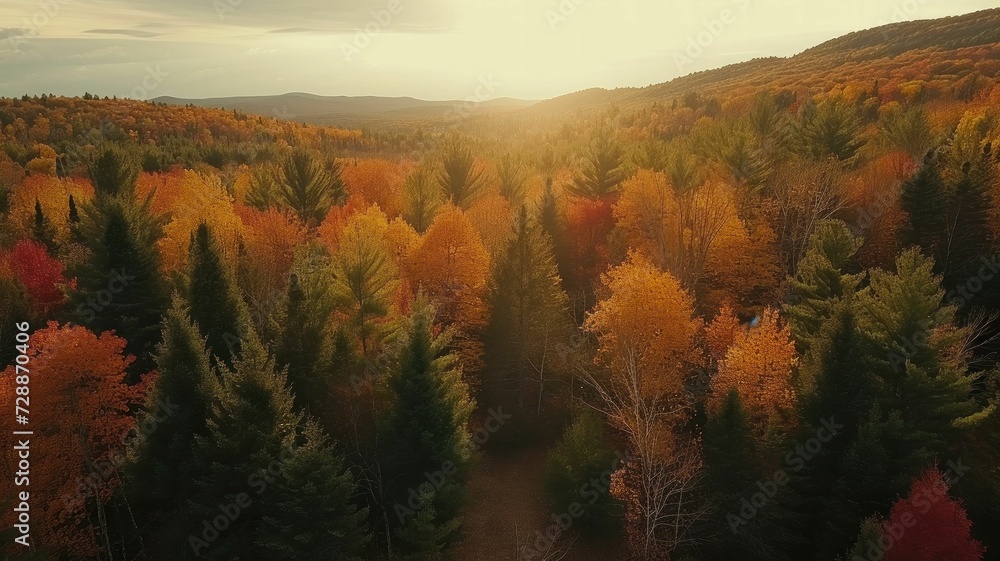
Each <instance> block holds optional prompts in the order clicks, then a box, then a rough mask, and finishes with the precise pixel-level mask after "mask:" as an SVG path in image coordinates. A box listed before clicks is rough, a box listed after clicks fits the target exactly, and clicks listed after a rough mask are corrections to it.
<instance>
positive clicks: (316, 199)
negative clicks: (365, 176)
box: [278, 148, 347, 226]
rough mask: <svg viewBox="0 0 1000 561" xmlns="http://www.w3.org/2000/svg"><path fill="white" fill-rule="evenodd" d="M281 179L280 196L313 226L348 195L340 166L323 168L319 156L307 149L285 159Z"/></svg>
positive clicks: (332, 164)
mask: <svg viewBox="0 0 1000 561" xmlns="http://www.w3.org/2000/svg"><path fill="white" fill-rule="evenodd" d="M279 177H280V183H279V185H278V196H279V197H280V199H281V200H282V201H283V202H284V203H285V204H286V205H288V207H289V208H291V209H292V211H293V212H295V214H296V215H297V216H298V217H299V220H301V221H302V223H304V224H307V225H310V226H317V225H319V223H320V222H322V221H323V219H324V218H325V217H326V214H327V213H328V212H329V211H330V208H331V207H333V206H334V205H337V204H340V203H341V202H343V200H344V199H345V198H346V195H347V190H346V187H345V186H344V180H343V179H342V178H341V168H340V165H339V164H338V163H337V162H336V161H334V162H332V163H330V164H329V165H326V166H324V165H323V163H322V162H321V161H320V158H319V155H318V154H316V153H315V152H314V151H310V150H308V149H305V148H295V149H293V150H292V151H291V153H290V154H288V155H287V156H286V157H285V159H284V160H283V161H282V162H281V174H280V176H279Z"/></svg>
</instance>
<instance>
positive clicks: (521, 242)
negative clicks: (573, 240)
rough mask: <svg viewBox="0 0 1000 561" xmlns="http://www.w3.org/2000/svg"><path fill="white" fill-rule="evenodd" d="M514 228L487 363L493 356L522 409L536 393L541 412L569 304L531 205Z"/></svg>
mask: <svg viewBox="0 0 1000 561" xmlns="http://www.w3.org/2000/svg"><path fill="white" fill-rule="evenodd" d="M513 230H514V231H513V235H512V236H511V238H510V241H509V242H508V243H507V247H506V250H505V251H504V252H503V253H502V254H501V255H500V259H499V263H498V264H497V266H496V268H495V269H494V270H495V273H494V279H493V282H492V287H491V298H490V304H491V310H490V327H489V332H488V333H487V343H488V346H487V353H488V358H487V360H488V361H489V360H490V358H492V361H491V362H492V366H493V368H492V370H493V371H494V372H496V373H497V374H498V375H499V376H500V377H501V379H502V380H503V381H506V380H510V381H512V383H513V384H514V386H515V387H516V388H517V391H516V393H515V395H516V396H517V398H518V401H519V404H520V405H521V406H522V407H523V406H524V405H525V402H526V401H527V399H528V398H529V396H534V395H537V405H538V408H539V409H540V408H541V403H542V395H543V392H544V389H545V382H546V379H547V377H548V376H550V375H551V374H550V372H551V371H552V370H553V364H552V363H553V362H554V361H553V360H552V354H553V353H552V349H553V348H554V347H555V345H556V344H557V343H561V342H562V341H563V340H564V339H565V337H564V336H565V335H566V334H567V333H568V332H569V327H570V326H569V320H568V318H569V316H568V313H569V312H568V302H567V297H566V293H565V292H563V290H562V288H560V279H559V273H558V270H557V268H556V263H555V258H554V256H553V253H552V244H551V242H550V240H549V239H548V237H547V236H546V234H545V232H544V231H543V230H542V228H541V226H540V225H539V224H537V223H536V222H535V221H534V220H532V219H530V218H529V217H528V211H527V208H526V207H524V206H522V207H521V210H520V212H519V213H518V217H517V219H516V221H515V223H514V226H513ZM546 362H548V364H546Z"/></svg>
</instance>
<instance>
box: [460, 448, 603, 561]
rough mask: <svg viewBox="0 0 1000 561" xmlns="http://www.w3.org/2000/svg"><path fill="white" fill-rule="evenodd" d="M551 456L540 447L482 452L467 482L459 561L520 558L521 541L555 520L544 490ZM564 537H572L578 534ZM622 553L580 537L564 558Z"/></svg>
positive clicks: (584, 559)
mask: <svg viewBox="0 0 1000 561" xmlns="http://www.w3.org/2000/svg"><path fill="white" fill-rule="evenodd" d="M546 457H547V451H546V450H545V449H544V447H541V446H540V447H535V448H531V449H527V450H522V451H519V452H516V453H513V454H510V455H497V454H493V453H490V452H486V453H485V454H483V456H482V457H481V458H480V459H479V462H477V464H476V466H475V468H474V469H473V471H472V473H471V475H470V477H469V481H468V483H467V485H466V490H467V502H466V504H467V505H468V506H467V507H466V511H465V513H464V514H463V529H464V531H465V540H464V541H462V542H461V543H459V544H458V545H457V547H456V553H457V555H456V559H458V561H518V559H517V557H516V553H515V552H516V550H517V547H516V543H517V541H518V540H519V541H520V543H522V544H524V543H528V541H529V539H530V541H534V539H535V537H536V532H539V531H541V532H544V531H545V528H546V527H547V526H548V525H550V524H551V523H552V512H550V508H549V507H548V505H547V504H546V503H545V499H544V495H543V484H542V481H543V476H544V473H545V463H546ZM515 528H516V529H515ZM515 532H516V536H517V538H516V539H515ZM564 540H565V541H566V542H573V536H567V537H566V538H564ZM617 553H618V551H616V548H610V547H606V546H600V547H598V546H596V545H595V544H592V543H588V542H585V541H584V540H580V539H578V540H576V541H575V542H573V546H572V547H571V548H570V551H569V554H568V555H566V556H564V557H562V558H561V559H562V561H591V560H595V561H596V560H600V561H614V560H615V559H619V558H620V556H619V555H617ZM534 559H538V557H535V558H534Z"/></svg>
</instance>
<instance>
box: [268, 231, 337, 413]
mask: <svg viewBox="0 0 1000 561" xmlns="http://www.w3.org/2000/svg"><path fill="white" fill-rule="evenodd" d="M293 271H294V272H293V273H292V275H291V277H290V279H289V284H288V293H287V297H286V299H285V301H284V302H283V304H282V308H281V311H280V313H279V316H278V318H277V321H276V322H275V323H276V325H278V326H280V328H279V329H278V330H277V335H276V339H277V341H276V346H275V360H276V362H277V364H278V366H279V367H281V368H286V367H287V368H288V381H289V384H290V385H291V388H292V393H293V394H294V395H295V403H296V406H297V407H299V408H304V409H306V410H308V411H310V412H311V413H312V414H313V415H318V414H319V413H320V411H318V409H319V406H320V403H321V401H320V398H321V397H322V396H323V395H324V394H325V393H326V392H325V391H323V390H324V376H325V375H326V373H327V372H328V371H329V370H330V354H331V352H332V345H331V331H330V329H329V327H328V320H329V318H330V314H331V313H332V312H333V310H334V308H335V300H334V299H333V297H332V295H331V292H330V287H331V286H332V284H333V279H332V278H331V275H330V269H329V267H327V266H325V260H324V258H323V256H322V254H320V253H318V249H317V248H315V247H312V248H310V247H306V248H303V249H302V250H300V251H299V252H298V254H297V255H296V262H295V265H294V267H293Z"/></svg>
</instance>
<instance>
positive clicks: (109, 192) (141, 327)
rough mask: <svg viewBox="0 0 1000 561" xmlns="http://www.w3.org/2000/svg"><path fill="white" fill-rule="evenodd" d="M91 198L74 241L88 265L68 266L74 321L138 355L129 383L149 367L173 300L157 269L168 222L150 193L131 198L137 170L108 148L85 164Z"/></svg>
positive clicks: (123, 154) (124, 154)
mask: <svg viewBox="0 0 1000 561" xmlns="http://www.w3.org/2000/svg"><path fill="white" fill-rule="evenodd" d="M90 176H91V181H92V182H93V184H94V191H95V193H94V198H93V199H91V200H90V201H88V202H87V203H86V204H85V205H84V207H83V216H82V217H81V218H82V219H81V222H80V226H79V236H80V239H81V240H82V242H83V245H84V246H86V247H87V249H89V250H90V257H89V259H88V261H86V262H84V263H80V264H78V265H76V266H75V267H73V268H71V270H70V274H71V276H75V277H76V279H77V287H76V290H75V291H74V292H73V293H72V294H71V302H72V304H73V305H72V306H71V308H72V309H73V310H74V313H73V319H74V321H77V322H79V323H80V324H82V325H85V326H87V327H88V328H89V329H91V330H92V331H95V332H97V333H101V332H104V331H108V330H112V329H113V330H115V332H116V333H119V334H121V336H123V337H125V339H126V340H127V341H128V346H127V347H126V351H127V352H128V353H129V354H131V355H133V356H135V357H136V360H135V362H134V363H133V364H132V367H131V369H130V374H131V375H132V376H133V378H135V377H137V376H138V375H139V374H142V373H145V372H148V371H149V370H150V369H152V367H153V354H154V352H155V350H156V344H157V343H159V341H160V336H161V330H160V322H161V319H162V318H163V315H164V313H165V312H166V310H167V308H169V306H170V296H169V292H168V289H167V286H166V282H165V280H164V278H163V275H162V273H161V270H160V254H159V251H158V249H157V242H158V241H159V239H160V238H161V237H162V236H163V227H164V224H165V223H166V221H167V217H166V216H162V215H160V216H157V215H154V214H153V213H152V211H151V205H152V194H150V196H149V197H147V198H146V199H145V200H144V201H141V202H140V201H138V200H137V199H136V196H135V181H136V178H137V177H138V168H137V166H136V165H135V162H134V161H133V160H132V159H131V157H130V156H129V155H128V153H127V152H124V151H122V150H121V149H118V148H114V147H112V148H107V149H105V150H104V151H102V152H101V154H100V155H98V157H97V158H96V159H95V160H94V161H93V162H92V163H91V165H90Z"/></svg>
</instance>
